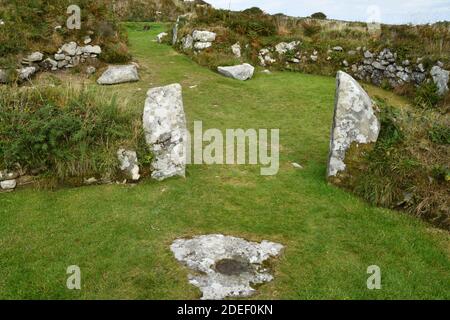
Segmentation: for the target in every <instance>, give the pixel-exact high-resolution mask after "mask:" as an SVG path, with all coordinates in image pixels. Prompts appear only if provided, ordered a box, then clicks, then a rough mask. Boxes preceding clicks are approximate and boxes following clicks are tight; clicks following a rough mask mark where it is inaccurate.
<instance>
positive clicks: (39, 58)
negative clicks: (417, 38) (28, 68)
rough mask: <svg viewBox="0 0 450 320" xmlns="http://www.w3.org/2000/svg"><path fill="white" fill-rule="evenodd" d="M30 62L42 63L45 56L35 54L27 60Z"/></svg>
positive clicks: (38, 53)
mask: <svg viewBox="0 0 450 320" xmlns="http://www.w3.org/2000/svg"><path fill="white" fill-rule="evenodd" d="M26 59H27V60H28V61H29V62H40V61H42V59H44V55H43V54H42V53H40V52H33V53H32V54H30V55H29V56H28V57H27V58H26Z"/></svg>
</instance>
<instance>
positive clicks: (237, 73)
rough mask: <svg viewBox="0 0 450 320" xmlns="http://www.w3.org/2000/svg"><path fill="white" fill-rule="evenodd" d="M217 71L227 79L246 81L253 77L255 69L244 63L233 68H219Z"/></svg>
mask: <svg viewBox="0 0 450 320" xmlns="http://www.w3.org/2000/svg"><path fill="white" fill-rule="evenodd" d="M217 71H219V73H220V74H222V75H224V76H225V77H229V78H233V79H237V80H241V81H244V80H248V79H251V78H252V77H253V73H254V72H255V68H254V67H253V66H252V65H250V64H248V63H244V64H240V65H237V66H232V67H218V68H217Z"/></svg>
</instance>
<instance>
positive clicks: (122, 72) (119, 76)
mask: <svg viewBox="0 0 450 320" xmlns="http://www.w3.org/2000/svg"><path fill="white" fill-rule="evenodd" d="M135 81H139V75H138V71H137V68H136V66H135V65H124V66H109V67H108V69H107V70H106V71H105V72H104V73H103V74H102V75H101V77H100V78H99V79H98V80H97V83H98V84H101V85H105V84H106V85H111V84H119V83H125V82H135Z"/></svg>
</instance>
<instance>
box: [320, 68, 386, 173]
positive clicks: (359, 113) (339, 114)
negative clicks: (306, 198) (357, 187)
mask: <svg viewBox="0 0 450 320" xmlns="http://www.w3.org/2000/svg"><path fill="white" fill-rule="evenodd" d="M336 86H337V87H336V101H335V107H334V119H333V127H332V130H331V141H330V155H329V160H328V172H327V175H328V177H334V176H336V175H337V174H338V173H339V172H341V171H345V168H346V165H345V154H346V152H347V150H348V149H349V148H350V146H351V145H352V143H354V142H355V143H358V144H367V143H373V142H376V141H377V139H378V134H379V132H380V124H379V122H378V119H377V117H376V116H375V112H374V110H373V106H372V101H371V99H370V97H369V96H368V95H367V93H366V92H365V91H364V89H363V88H362V87H361V86H360V85H359V84H358V82H357V81H356V80H355V79H353V78H352V77H351V76H349V75H348V74H347V73H345V72H342V71H339V72H338V74H337V79H336Z"/></svg>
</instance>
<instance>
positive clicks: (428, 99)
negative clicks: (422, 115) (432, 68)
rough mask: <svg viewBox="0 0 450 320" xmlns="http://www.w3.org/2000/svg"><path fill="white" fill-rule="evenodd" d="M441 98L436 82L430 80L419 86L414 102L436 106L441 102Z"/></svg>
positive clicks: (431, 106)
mask: <svg viewBox="0 0 450 320" xmlns="http://www.w3.org/2000/svg"><path fill="white" fill-rule="evenodd" d="M439 99H440V97H439V94H438V88H437V86H436V84H434V82H428V83H424V84H422V85H421V86H420V87H419V88H417V91H416V96H415V99H414V102H415V104H416V105H417V106H419V107H423V108H434V107H436V106H437V104H438V103H439Z"/></svg>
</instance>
